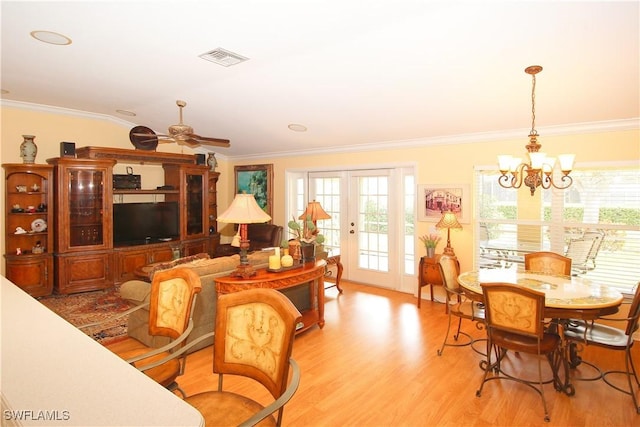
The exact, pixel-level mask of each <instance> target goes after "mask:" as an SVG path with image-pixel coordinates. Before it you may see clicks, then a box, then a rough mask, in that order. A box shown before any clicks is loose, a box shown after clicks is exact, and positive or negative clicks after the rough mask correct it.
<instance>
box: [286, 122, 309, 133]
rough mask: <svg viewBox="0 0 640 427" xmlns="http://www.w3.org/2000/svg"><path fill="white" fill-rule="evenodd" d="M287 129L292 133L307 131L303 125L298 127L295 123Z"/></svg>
mask: <svg viewBox="0 0 640 427" xmlns="http://www.w3.org/2000/svg"><path fill="white" fill-rule="evenodd" d="M288 127H289V129H291V130H292V131H294V132H306V131H307V127H306V126H304V125H299V124H297V123H291V124H290V125H289V126H288Z"/></svg>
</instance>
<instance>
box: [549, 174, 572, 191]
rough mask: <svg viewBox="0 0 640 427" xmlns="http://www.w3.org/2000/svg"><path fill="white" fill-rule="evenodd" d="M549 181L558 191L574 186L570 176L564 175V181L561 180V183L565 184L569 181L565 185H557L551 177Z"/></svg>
mask: <svg viewBox="0 0 640 427" xmlns="http://www.w3.org/2000/svg"><path fill="white" fill-rule="evenodd" d="M549 181H550V182H551V185H553V186H554V187H555V188H557V189H558V190H564V189H566V188H569V187H570V186H571V184H573V178H571V177H570V176H569V175H563V176H562V179H560V181H562V182H563V183H564V182H565V181H567V182H566V184H564V185H556V183H555V182H554V180H553V179H552V178H551V177H549Z"/></svg>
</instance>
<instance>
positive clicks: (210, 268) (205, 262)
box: [120, 251, 273, 351]
mask: <svg viewBox="0 0 640 427" xmlns="http://www.w3.org/2000/svg"><path fill="white" fill-rule="evenodd" d="M272 254H273V251H258V252H253V253H250V254H249V255H248V258H249V263H250V264H251V265H253V266H254V267H255V268H266V267H267V266H268V264H269V255H272ZM205 256H206V255H205ZM194 258H196V257H190V258H188V259H185V260H184V261H187V262H181V261H182V260H176V261H173V262H171V263H167V264H166V266H168V267H169V268H190V269H192V270H194V271H195V272H196V273H198V275H199V276H200V280H201V283H202V291H201V292H200V294H198V296H197V299H196V306H195V309H194V312H193V320H194V328H193V331H192V332H191V336H190V337H189V339H188V340H187V342H191V341H193V340H194V339H196V338H198V337H200V336H201V335H204V334H207V333H209V332H213V326H214V321H215V317H216V300H217V294H216V287H215V278H216V277H222V276H228V275H229V274H231V272H232V271H233V270H235V268H236V267H237V266H238V264H240V255H231V256H227V257H219V258H211V259H209V258H208V257H207V258H196V259H194ZM159 267H160V268H162V267H163V266H162V265H161V266H159ZM150 291H151V283H149V282H145V281H142V280H130V281H128V282H125V283H123V284H122V286H121V287H120V296H121V297H122V298H123V299H125V300H127V301H129V302H131V303H133V304H136V305H138V304H142V303H143V302H148V301H149V294H150ZM148 329H149V312H148V310H137V311H136V312H134V313H132V314H131V315H130V316H129V320H128V326H127V332H128V334H129V336H131V337H133V338H136V339H137V340H139V341H140V342H142V343H144V344H146V345H148V346H151V347H160V346H162V345H164V344H166V343H167V341H166V338H161V339H159V338H157V337H156V338H153V337H151V336H150V335H149V331H148ZM212 343H213V338H211V339H209V340H207V341H203V342H202V343H201V344H198V345H197V346H194V347H193V348H192V349H191V351H196V350H198V349H201V348H203V347H206V346H208V345H211V344H212Z"/></svg>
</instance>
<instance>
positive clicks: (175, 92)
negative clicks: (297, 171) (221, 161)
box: [1, 0, 640, 156]
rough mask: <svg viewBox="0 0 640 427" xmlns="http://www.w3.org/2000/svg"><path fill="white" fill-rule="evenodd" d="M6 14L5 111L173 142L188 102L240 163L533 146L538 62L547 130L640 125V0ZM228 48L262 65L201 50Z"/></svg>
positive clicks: (242, 2) (70, 8)
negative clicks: (81, 114)
mask: <svg viewBox="0 0 640 427" xmlns="http://www.w3.org/2000/svg"><path fill="white" fill-rule="evenodd" d="M1 14H2V85H1V88H2V89H3V91H8V93H3V95H2V97H3V100H4V101H5V102H6V101H7V100H10V101H20V102H27V103H35V104H43V105H52V106H59V107H64V108H68V109H73V110H81V111H87V112H92V113H97V114H104V115H108V116H113V117H115V118H117V119H118V120H124V121H128V122H130V123H131V124H132V125H143V126H148V127H150V128H152V129H154V130H155V131H156V132H157V133H165V132H166V129H167V127H168V126H169V125H170V124H174V123H177V122H178V111H177V107H176V105H175V102H176V100H178V99H181V100H185V101H186V102H187V104H188V105H187V107H186V108H185V110H184V122H185V123H187V124H189V125H191V126H193V127H194V130H195V132H196V133H198V134H200V135H203V136H210V137H218V138H228V139H230V140H231V148H215V149H214V150H215V151H216V152H219V153H221V154H222V155H226V156H247V155H259V154H266V153H279V152H292V151H300V150H317V149H320V148H323V147H336V146H340V147H344V146H353V145H359V144H378V143H384V144H386V145H387V146H388V145H389V144H394V143H395V144H400V143H402V142H403V141H406V140H416V139H417V140H424V142H425V143H429V141H433V140H437V139H438V138H446V137H452V136H458V135H466V134H475V133H484V132H498V131H510V130H518V131H520V130H521V131H522V135H523V141H526V135H527V133H528V130H529V129H530V127H531V77H530V76H529V75H527V74H525V73H524V69H525V68H526V67H527V66H529V65H533V64H537V65H542V66H543V67H544V71H543V72H542V73H541V74H539V75H538V77H537V88H536V127H537V128H538V130H539V131H540V133H541V134H543V132H542V131H541V129H544V127H545V126H555V125H566V124H575V123H587V122H599V121H610V120H618V119H630V118H637V117H639V116H640V107H639V104H640V99H639V93H640V86H639V79H640V68H639V65H640V46H639V39H640V27H639V15H640V13H639V2H638V1H626V2H612V1H601V2H594V1H582V2H578V1H572V2H564V1H530V2H523V1H466V2H462V1H427V0H423V1H399V0H379V1H375V0H369V1H365V0H362V1H357V0H313V1H309V0H305V1H301V0H290V1H265V0H254V1H247V0H229V1H227V0H218V1H115V0H114V1H100V2H93V1H69V2H58V1H46V2H25V1H2V3H1ZM34 30H46V31H53V32H57V33H61V34H64V35H66V36H68V37H70V38H71V39H72V40H73V43H72V44H71V45H68V46H56V45H50V44H44V43H41V42H38V41H36V40H35V39H33V38H32V37H30V35H29V33H30V32H31V31H34ZM217 47H222V48H224V49H227V50H230V51H232V52H235V53H237V54H240V55H243V56H246V57H248V58H250V59H249V61H246V62H243V63H241V64H239V65H235V66H232V67H222V66H219V65H216V64H214V63H212V62H208V61H205V60H203V59H201V58H199V57H198V55H200V54H202V53H205V52H208V51H210V50H212V49H215V48H217ZM117 109H123V110H130V111H134V112H136V113H137V116H136V117H126V116H122V115H119V114H118V113H116V110H117ZM290 123H298V124H302V125H304V126H306V127H307V128H308V131H307V132H304V133H300V132H293V131H291V130H289V129H288V128H287V125H289V124H290ZM543 136H544V135H543Z"/></svg>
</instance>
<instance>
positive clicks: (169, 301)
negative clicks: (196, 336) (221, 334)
mask: <svg viewBox="0 0 640 427" xmlns="http://www.w3.org/2000/svg"><path fill="white" fill-rule="evenodd" d="M201 290H202V285H201V283H200V276H198V274H197V273H195V272H194V271H193V270H191V269H189V268H172V269H169V270H162V271H158V272H156V273H155V274H154V275H153V281H152V283H151V294H150V297H149V334H150V335H156V336H157V335H159V336H165V337H169V338H171V339H176V338H178V337H179V336H180V335H182V333H184V331H185V330H186V329H187V326H188V325H189V319H190V318H191V311H192V310H193V305H194V301H195V298H196V294H198V293H199V292H200V291H201Z"/></svg>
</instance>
